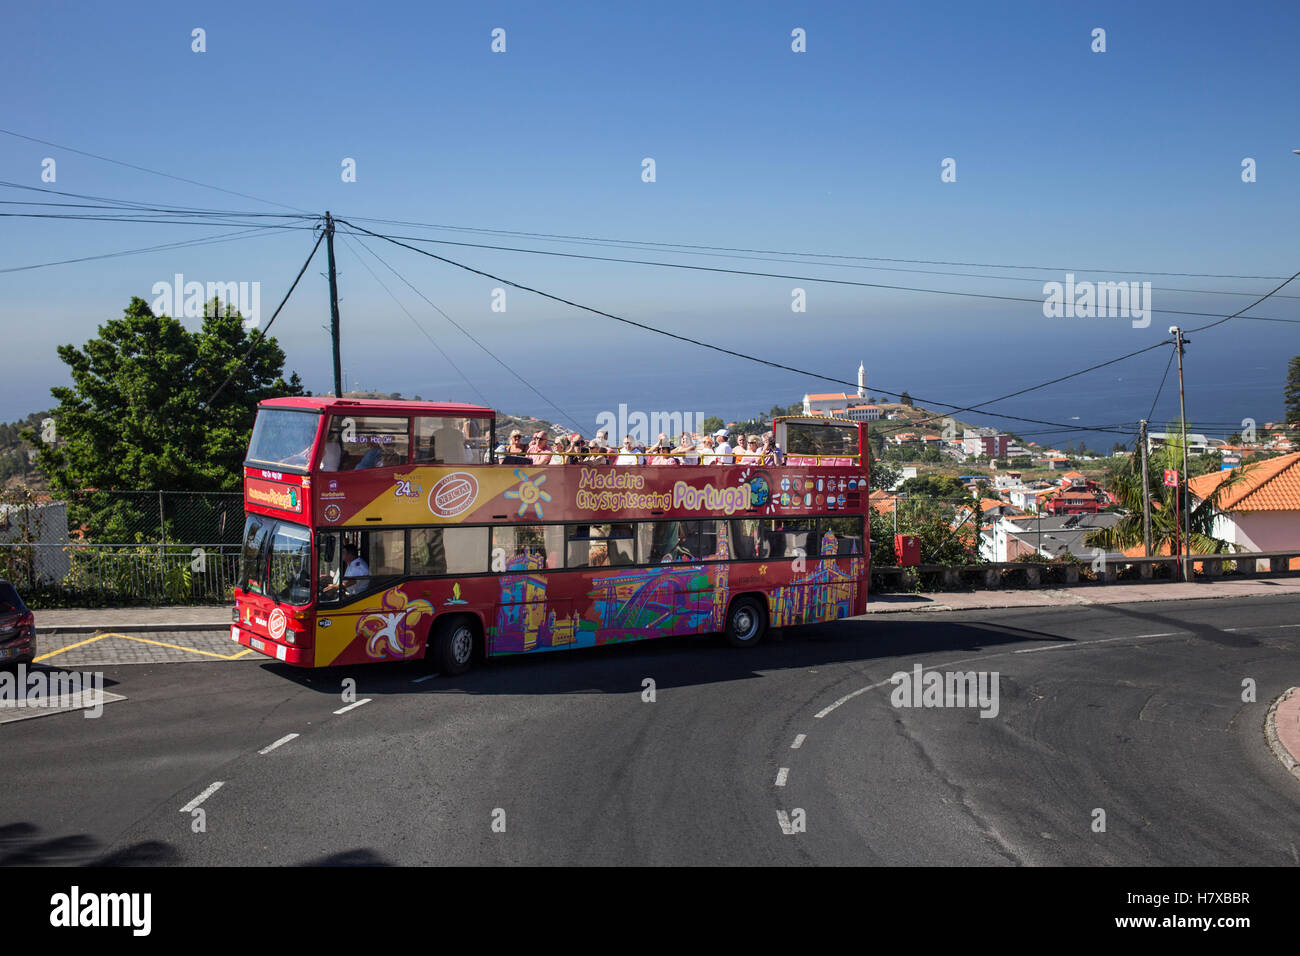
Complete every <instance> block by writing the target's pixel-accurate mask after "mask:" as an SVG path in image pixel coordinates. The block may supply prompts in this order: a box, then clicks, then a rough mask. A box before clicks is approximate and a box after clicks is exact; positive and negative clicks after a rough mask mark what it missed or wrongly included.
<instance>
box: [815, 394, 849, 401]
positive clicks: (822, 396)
mask: <svg viewBox="0 0 1300 956" xmlns="http://www.w3.org/2000/svg"><path fill="white" fill-rule="evenodd" d="M832 398H838V399H840V400H841V401H847V400H848V396H847V395H845V394H844V393H843V392H819V393H818V394H816V395H809V396H808V401H810V402H825V401H829V400H830V399H832Z"/></svg>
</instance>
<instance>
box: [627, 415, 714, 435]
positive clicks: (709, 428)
mask: <svg viewBox="0 0 1300 956" xmlns="http://www.w3.org/2000/svg"><path fill="white" fill-rule="evenodd" d="M726 427H727V423H726V422H724V421H723V420H722V419H721V418H719V417H718V416H717V415H710V416H709V417H708V418H706V419H704V434H706V435H712V434H713V433H714V432H716V431H717V430H718V429H719V428H726ZM610 437H611V438H612V437H613V436H612V435H611V436H610Z"/></svg>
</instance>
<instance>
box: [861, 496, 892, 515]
mask: <svg viewBox="0 0 1300 956" xmlns="http://www.w3.org/2000/svg"><path fill="white" fill-rule="evenodd" d="M867 500H868V501H869V502H870V503H871V508H872V510H873V511H880V512H883V513H884V514H889V513H891V512H892V511H893V510H894V502H895V498H894V496H893V495H891V494H890V493H889V492H888V491H873V492H872V493H871V494H869V495H867Z"/></svg>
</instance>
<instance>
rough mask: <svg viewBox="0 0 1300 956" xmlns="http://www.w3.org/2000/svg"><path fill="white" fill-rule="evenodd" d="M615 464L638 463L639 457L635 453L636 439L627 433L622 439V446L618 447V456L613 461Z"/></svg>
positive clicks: (639, 461)
mask: <svg viewBox="0 0 1300 956" xmlns="http://www.w3.org/2000/svg"><path fill="white" fill-rule="evenodd" d="M614 464H616V465H639V464H641V458H640V456H638V455H637V453H636V439H634V438H633V437H632V436H631V435H627V436H626V437H624V439H623V447H622V448H621V449H619V456H618V458H617V459H616V460H615V461H614Z"/></svg>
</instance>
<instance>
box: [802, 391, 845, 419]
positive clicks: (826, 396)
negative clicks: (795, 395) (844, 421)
mask: <svg viewBox="0 0 1300 956" xmlns="http://www.w3.org/2000/svg"><path fill="white" fill-rule="evenodd" d="M850 402H852V403H853V404H854V405H856V404H858V402H857V396H854V397H853V398H849V396H848V395H847V394H845V393H844V392H821V393H819V394H816V395H805V396H804V397H803V413H804V414H805V415H818V414H821V415H825V414H836V415H841V414H843V412H844V410H845V409H846V408H848V407H849V403H850Z"/></svg>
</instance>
